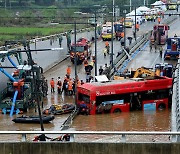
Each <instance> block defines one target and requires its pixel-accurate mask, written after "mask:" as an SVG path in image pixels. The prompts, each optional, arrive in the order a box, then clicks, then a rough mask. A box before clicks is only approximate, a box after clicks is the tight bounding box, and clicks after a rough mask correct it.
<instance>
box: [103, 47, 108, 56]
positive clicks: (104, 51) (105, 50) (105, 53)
mask: <svg viewBox="0 0 180 154" xmlns="http://www.w3.org/2000/svg"><path fill="white" fill-rule="evenodd" d="M103 54H104V58H106V55H107V49H106V48H104V49H103Z"/></svg>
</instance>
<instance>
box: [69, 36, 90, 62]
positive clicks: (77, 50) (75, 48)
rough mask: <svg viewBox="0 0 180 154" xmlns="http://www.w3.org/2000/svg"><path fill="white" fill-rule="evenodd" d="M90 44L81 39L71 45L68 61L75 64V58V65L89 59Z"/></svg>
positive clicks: (86, 40)
mask: <svg viewBox="0 0 180 154" xmlns="http://www.w3.org/2000/svg"><path fill="white" fill-rule="evenodd" d="M90 47H91V42H90V41H88V39H86V38H84V37H82V38H79V39H78V40H77V42H76V44H75V43H73V44H71V49H70V59H71V62H72V63H74V62H75V56H76V60H77V64H82V62H83V61H84V60H85V59H90V57H91V50H90Z"/></svg>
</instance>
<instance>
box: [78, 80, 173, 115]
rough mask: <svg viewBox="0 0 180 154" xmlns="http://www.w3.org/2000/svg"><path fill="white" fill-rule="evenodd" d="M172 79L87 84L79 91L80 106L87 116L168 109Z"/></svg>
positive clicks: (79, 88)
mask: <svg viewBox="0 0 180 154" xmlns="http://www.w3.org/2000/svg"><path fill="white" fill-rule="evenodd" d="M171 89H172V78H168V77H160V76H155V77H154V78H153V79H142V78H132V79H124V80H113V81H108V82H93V83H85V84H83V85H81V86H79V87H77V94H78V96H77V105H78V107H79V108H81V106H86V108H87V109H88V110H87V111H88V114H90V115H94V114H97V113H114V112H128V111H130V110H146V109H147V108H154V110H156V109H165V108H166V109H167V108H168V106H169V105H170V102H171Z"/></svg>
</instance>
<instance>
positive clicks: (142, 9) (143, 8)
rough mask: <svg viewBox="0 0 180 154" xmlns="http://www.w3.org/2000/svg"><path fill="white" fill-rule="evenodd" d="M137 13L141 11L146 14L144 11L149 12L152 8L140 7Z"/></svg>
mask: <svg viewBox="0 0 180 154" xmlns="http://www.w3.org/2000/svg"><path fill="white" fill-rule="evenodd" d="M136 10H137V11H140V12H144V11H149V10H150V8H148V7H146V6H140V7H138V8H137V9H136Z"/></svg>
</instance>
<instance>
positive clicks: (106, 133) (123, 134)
mask: <svg viewBox="0 0 180 154" xmlns="http://www.w3.org/2000/svg"><path fill="white" fill-rule="evenodd" d="M31 134H36V135H37V134H46V135H47V134H48V135H53V134H55V135H62V134H69V135H70V136H71V138H70V142H82V141H76V140H75V138H74V137H75V135H76V136H77V135H86V136H87V135H90V137H89V138H92V136H94V135H96V136H100V137H101V136H102V135H103V137H102V140H101V141H103V142H106V140H103V138H104V136H106V137H107V136H118V140H119V141H118V142H123V143H128V142H127V140H126V138H127V136H128V135H132V136H140V135H143V136H146V137H147V136H149V135H156V136H160V135H166V136H168V138H169V141H168V142H172V140H171V138H172V136H176V135H180V132H159V131H152V132H145V131H0V136H1V135H9V136H12V135H13V136H14V135H20V136H21V138H19V139H20V140H19V141H17V140H16V142H29V140H27V135H31ZM1 140H2V138H1ZM31 141H32V140H31ZM138 141H139V142H143V141H141V140H140V139H139V137H138ZM1 142H2V141H1ZM3 142H9V141H3ZM11 142H12V141H11ZM86 142H87V141H86ZM88 142H99V141H97V140H96V141H88ZM112 142H114V141H112ZM135 142H136V141H135ZM152 142H154V141H152ZM161 142H163V141H161ZM148 143H149V141H148ZM150 143H151V141H150ZM163 143H164V142H163Z"/></svg>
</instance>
